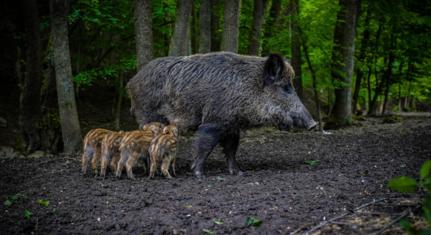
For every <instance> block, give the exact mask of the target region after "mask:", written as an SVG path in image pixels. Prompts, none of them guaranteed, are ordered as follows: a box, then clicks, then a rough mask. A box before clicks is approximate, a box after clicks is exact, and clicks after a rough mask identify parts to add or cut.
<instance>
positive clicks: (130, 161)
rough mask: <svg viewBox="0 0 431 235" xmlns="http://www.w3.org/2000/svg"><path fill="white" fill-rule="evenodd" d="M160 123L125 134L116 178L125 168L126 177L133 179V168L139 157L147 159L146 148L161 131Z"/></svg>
mask: <svg viewBox="0 0 431 235" xmlns="http://www.w3.org/2000/svg"><path fill="white" fill-rule="evenodd" d="M162 127H163V125H162V124H161V123H157V122H154V123H150V124H147V125H145V126H144V127H143V129H142V130H136V131H130V132H127V133H126V134H125V135H124V137H123V139H122V141H121V144H120V156H121V157H120V160H119V161H118V165H117V172H116V176H117V177H120V176H121V173H122V171H123V168H124V167H126V171H127V176H128V177H129V178H130V179H134V178H135V177H134V175H133V167H135V165H136V163H137V161H138V159H139V158H140V157H141V156H146V157H148V148H149V147H150V144H151V141H152V140H153V139H154V137H155V136H156V135H158V134H159V133H160V132H161V131H162Z"/></svg>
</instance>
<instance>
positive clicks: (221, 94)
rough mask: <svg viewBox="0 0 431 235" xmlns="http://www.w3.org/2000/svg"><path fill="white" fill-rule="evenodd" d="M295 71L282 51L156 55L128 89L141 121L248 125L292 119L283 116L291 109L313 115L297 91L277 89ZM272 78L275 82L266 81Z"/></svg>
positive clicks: (193, 126)
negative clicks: (260, 55) (240, 53)
mask: <svg viewBox="0 0 431 235" xmlns="http://www.w3.org/2000/svg"><path fill="white" fill-rule="evenodd" d="M264 67H265V68H264ZM293 76H294V72H293V69H292V67H291V66H290V65H289V64H287V63H285V62H284V59H283V58H282V57H281V56H279V55H270V56H269V57H268V58H262V57H254V56H242V55H237V54H234V53H230V52H217V53H208V54H197V55H192V56H184V57H163V58H158V59H155V60H153V61H151V62H150V63H148V64H147V65H146V66H145V67H144V68H143V69H142V70H141V71H140V72H139V73H138V74H137V75H136V76H135V77H133V78H132V79H131V80H130V81H129V83H128V85H127V89H128V92H129V94H130V96H131V100H132V103H131V104H132V107H131V110H132V112H133V113H134V114H135V117H136V120H137V122H138V123H139V124H140V125H143V124H145V123H148V122H151V121H160V122H164V123H167V122H170V123H176V124H177V125H178V128H179V129H180V130H181V131H183V130H187V129H191V130H193V129H196V128H197V127H198V126H199V125H200V124H202V123H220V124H221V125H224V126H231V127H234V128H243V127H249V126H257V125H265V124H274V123H276V122H283V121H285V122H291V118H286V119H287V120H284V119H283V118H284V117H285V116H288V115H289V113H301V114H302V113H304V114H303V116H304V119H310V120H312V119H311V116H310V115H309V113H308V112H307V111H306V109H305V108H304V107H303V105H302V103H301V101H300V100H299V98H298V97H297V96H296V94H295V93H294V92H293V93H292V94H291V95H285V94H280V91H278V90H277V87H281V86H284V87H288V86H290V87H291V86H292V83H291V79H292V78H293ZM269 78H271V80H270V81H271V82H270V83H271V86H265V84H266V83H267V82H268V79H269ZM292 90H293V88H292ZM304 111H305V112H304ZM297 116H298V115H297ZM307 121H308V120H307Z"/></svg>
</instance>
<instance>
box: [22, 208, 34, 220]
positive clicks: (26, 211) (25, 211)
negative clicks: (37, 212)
mask: <svg viewBox="0 0 431 235" xmlns="http://www.w3.org/2000/svg"><path fill="white" fill-rule="evenodd" d="M31 216H33V212H31V211H29V210H27V209H25V210H24V219H27V220H28V219H30V218H31Z"/></svg>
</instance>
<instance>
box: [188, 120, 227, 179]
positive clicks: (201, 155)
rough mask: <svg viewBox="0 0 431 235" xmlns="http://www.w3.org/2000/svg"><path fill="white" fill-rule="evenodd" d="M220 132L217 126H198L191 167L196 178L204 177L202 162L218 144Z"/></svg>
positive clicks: (210, 124) (209, 124) (219, 127)
mask: <svg viewBox="0 0 431 235" xmlns="http://www.w3.org/2000/svg"><path fill="white" fill-rule="evenodd" d="M221 132H222V129H221V126H220V125H217V124H212V123H208V124H202V125H200V126H199V128H198V130H197V132H196V134H195V139H194V142H193V146H192V156H193V159H194V162H193V164H192V167H191V168H192V170H193V173H194V174H195V176H196V177H197V178H202V177H204V172H203V166H204V162H205V160H206V159H207V157H208V155H209V154H210V153H211V152H212V151H213V149H214V147H215V146H216V145H217V143H218V142H219V139H220V133H221Z"/></svg>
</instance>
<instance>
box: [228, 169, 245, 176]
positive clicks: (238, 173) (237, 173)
mask: <svg viewBox="0 0 431 235" xmlns="http://www.w3.org/2000/svg"><path fill="white" fill-rule="evenodd" d="M229 174H231V175H238V176H243V175H244V171H242V170H240V169H229Z"/></svg>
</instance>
